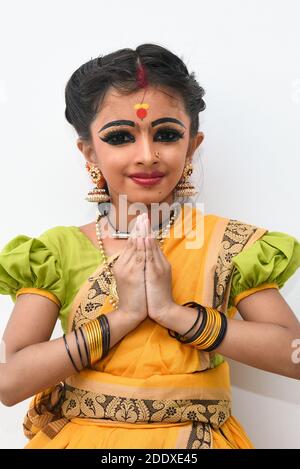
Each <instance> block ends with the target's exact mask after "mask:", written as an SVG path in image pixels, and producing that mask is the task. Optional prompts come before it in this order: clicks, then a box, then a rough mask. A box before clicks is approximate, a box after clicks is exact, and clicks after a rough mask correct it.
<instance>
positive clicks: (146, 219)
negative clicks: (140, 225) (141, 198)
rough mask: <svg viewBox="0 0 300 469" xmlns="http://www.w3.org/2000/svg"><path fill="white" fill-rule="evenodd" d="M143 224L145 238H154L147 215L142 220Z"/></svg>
mask: <svg viewBox="0 0 300 469" xmlns="http://www.w3.org/2000/svg"><path fill="white" fill-rule="evenodd" d="M143 222H144V226H145V231H146V236H151V237H153V236H154V233H153V231H152V228H151V224H150V220H149V218H148V215H147V214H145V216H144V219H143Z"/></svg>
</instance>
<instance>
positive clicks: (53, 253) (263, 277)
mask: <svg viewBox="0 0 300 469" xmlns="http://www.w3.org/2000/svg"><path fill="white" fill-rule="evenodd" d="M102 261H103V259H102V255H101V253H100V251H99V249H98V248H97V247H96V246H94V244H93V243H92V242H91V241H90V240H89V238H87V236H86V235H85V234H83V233H82V232H81V231H80V229H79V227H77V226H56V227H54V228H50V229H48V230H47V231H45V232H44V233H42V234H41V235H40V236H39V237H37V238H32V237H29V236H26V235H18V236H16V237H14V238H12V239H11V240H10V241H9V242H8V243H7V244H6V245H5V246H4V248H3V249H2V251H1V252H0V294H2V295H10V296H11V298H12V300H13V302H15V301H16V293H17V291H18V290H20V289H21V288H39V289H43V290H45V291H46V292H50V293H51V294H52V295H54V298H55V299H56V301H57V304H59V305H60V311H59V318H60V321H61V325H62V329H63V331H64V332H66V331H67V318H68V312H69V310H70V307H71V305H72V303H73V299H74V297H75V295H76V294H77V292H78V290H79V288H80V287H81V286H82V284H83V283H84V282H85V281H86V280H87V278H88V276H89V275H91V274H92V273H93V272H94V271H95V270H96V268H97V266H99V264H100V263H101V262H102ZM233 263H234V271H233V277H232V283H231V289H230V297H229V307H230V305H233V304H234V299H235V297H236V296H237V295H239V294H241V293H242V292H245V291H246V290H249V289H251V288H255V287H259V285H261V284H263V283H276V284H277V285H278V287H279V288H281V287H283V285H284V284H285V282H286V281H287V280H288V278H289V277H291V275H293V273H294V272H295V271H296V270H297V269H298V267H300V243H299V242H298V241H297V239H296V238H294V237H293V236H290V235H288V234H286V233H281V232H275V231H273V232H268V233H266V234H265V235H263V236H262V237H261V238H260V239H259V240H257V241H256V242H255V243H254V244H253V245H252V246H250V247H249V248H247V249H245V250H244V251H242V252H240V253H239V254H238V255H236V256H235V257H234V258H233Z"/></svg>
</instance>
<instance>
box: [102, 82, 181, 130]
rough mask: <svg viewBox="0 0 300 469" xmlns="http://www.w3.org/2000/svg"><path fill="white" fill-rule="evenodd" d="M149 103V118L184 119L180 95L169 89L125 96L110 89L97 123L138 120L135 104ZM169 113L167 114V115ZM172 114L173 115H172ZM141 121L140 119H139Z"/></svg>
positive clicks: (152, 89) (146, 90) (147, 89)
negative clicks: (113, 119) (118, 119)
mask: <svg viewBox="0 0 300 469" xmlns="http://www.w3.org/2000/svg"><path fill="white" fill-rule="evenodd" d="M138 103H147V104H148V105H149V108H148V113H147V115H148V116H149V117H155V116H158V114H159V116H163V115H172V116H173V117H178V118H181V119H184V116H185V111H184V107H183V103H182V99H181V97H180V95H178V94H177V93H176V91H174V90H172V89H168V88H159V89H156V88H154V87H150V86H149V87H147V88H146V89H140V90H138V91H135V92H132V93H130V94H128V95H124V94H122V93H120V92H118V91H117V90H115V89H110V90H109V91H108V92H107V93H106V95H105V98H104V100H103V102H102V104H101V106H100V111H99V112H98V114H97V122H98V123H105V122H106V121H107V120H108V119H112V118H116V119H117V118H120V119H122V118H126V117H131V118H134V117H135V118H136V117H137V116H136V109H135V107H134V106H135V104H138ZM166 113H167V114H166ZM170 113H171V114H170ZM186 117H187V116H186ZM138 120H140V119H138Z"/></svg>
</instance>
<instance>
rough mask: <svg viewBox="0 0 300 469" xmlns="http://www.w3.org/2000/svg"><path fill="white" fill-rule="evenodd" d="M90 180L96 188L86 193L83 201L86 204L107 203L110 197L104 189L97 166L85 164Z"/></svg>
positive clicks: (103, 182)
mask: <svg viewBox="0 0 300 469" xmlns="http://www.w3.org/2000/svg"><path fill="white" fill-rule="evenodd" d="M85 166H86V168H87V170H88V172H89V174H90V176H91V179H92V181H93V183H94V184H96V187H94V189H93V190H91V191H89V192H88V195H87V196H86V197H85V200H87V201H88V202H97V203H99V202H108V201H109V200H110V195H109V194H108V193H107V192H106V190H105V189H104V186H105V182H106V181H105V179H104V177H103V175H102V173H101V171H100V169H99V168H97V166H93V165H90V164H89V163H88V162H86V164H85Z"/></svg>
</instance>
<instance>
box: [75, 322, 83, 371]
mask: <svg viewBox="0 0 300 469" xmlns="http://www.w3.org/2000/svg"><path fill="white" fill-rule="evenodd" d="M74 332H75V338H76V344H77V349H78V353H79V356H80V361H81V365H82V368H84V363H83V360H82V355H81V350H80V345H79V341H78V336H77V330H76V328H75V329H74Z"/></svg>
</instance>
